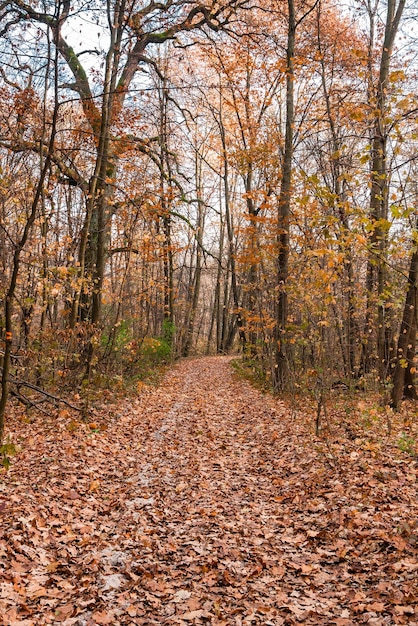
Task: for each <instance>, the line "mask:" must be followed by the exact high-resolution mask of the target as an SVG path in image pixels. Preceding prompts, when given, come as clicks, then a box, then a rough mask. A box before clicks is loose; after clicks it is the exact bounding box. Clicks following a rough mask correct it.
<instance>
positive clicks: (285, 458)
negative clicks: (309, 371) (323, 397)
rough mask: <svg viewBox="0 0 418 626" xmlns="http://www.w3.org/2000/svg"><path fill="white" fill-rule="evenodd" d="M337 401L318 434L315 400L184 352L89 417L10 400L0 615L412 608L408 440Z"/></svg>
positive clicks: (413, 494)
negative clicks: (302, 401) (285, 393)
mask: <svg viewBox="0 0 418 626" xmlns="http://www.w3.org/2000/svg"><path fill="white" fill-rule="evenodd" d="M334 413H335V414H333V412H332V411H330V423H328V424H327V428H328V429H329V430H330V432H329V433H328V434H326V433H322V434H321V436H319V437H317V436H315V434H314V433H315V427H314V421H315V415H314V411H313V410H311V409H310V408H309V407H307V408H306V410H305V411H303V410H302V409H301V408H299V409H298V410H297V411H295V410H291V409H290V408H289V404H286V403H285V402H283V401H282V400H280V399H278V398H275V397H272V396H269V395H267V394H262V393H261V392H260V391H258V390H256V389H254V388H253V387H251V386H250V385H249V384H248V382H246V381H243V380H240V379H238V378H237V377H236V376H235V375H234V373H233V371H232V369H231V366H230V359H229V358H228V357H205V358H198V359H190V360H184V361H182V362H181V363H180V364H178V365H177V366H176V367H174V368H173V370H172V371H171V372H170V373H168V374H167V376H166V377H165V379H164V381H163V383H162V384H161V385H160V386H159V387H158V388H153V389H148V390H142V393H141V394H140V396H139V397H138V398H135V399H132V398H131V399H126V400H125V401H123V402H118V404H114V405H111V404H105V403H104V404H103V406H98V407H96V409H95V412H94V415H93V416H92V420H93V421H92V422H91V423H90V424H84V423H83V422H78V421H77V420H74V419H72V418H71V416H70V415H69V413H68V412H61V413H59V414H54V415H51V416H50V417H45V416H44V415H42V416H39V418H37V419H34V420H32V421H31V423H27V422H28V420H26V419H23V416H22V415H20V414H19V412H18V410H16V411H15V412H14V413H13V415H11V418H10V423H9V426H10V429H11V435H12V438H13V440H14V441H16V442H18V443H19V442H20V450H19V452H18V454H17V455H16V456H15V457H14V458H13V461H12V465H11V467H10V470H9V471H8V472H7V473H6V472H3V473H2V476H1V484H0V504H1V506H0V532H1V534H0V568H1V569H0V572H1V575H0V611H1V613H0V614H1V615H2V618H1V619H2V620H3V623H4V624H5V626H15V625H18V624H19V625H23V626H32V625H40V626H41V625H44V624H45V625H46V624H54V625H63V626H94V625H96V624H112V625H114V626H128V625H141V624H144V625H145V624H149V625H151V624H183V625H184V624H213V625H214V626H221V625H236V626H245V625H251V624H266V625H267V626H270V625H273V626H280V625H282V624H312V625H313V624H336V625H337V626H344V625H350V624H375V625H384V624H412V625H413V624H418V602H417V600H418V560H417V545H418V515H417V510H418V502H417V457H416V455H415V454H414V450H412V446H413V442H414V439H413V438H412V437H410V436H409V435H408V438H407V437H406V436H405V437H404V440H405V441H406V444H405V446H404V445H399V442H400V441H401V439H400V437H401V438H402V433H401V434H400V431H399V432H397V431H396V432H394V433H393V434H392V436H391V437H388V436H386V438H385V437H384V436H383V434H382V433H383V430H382V431H380V430H378V429H377V430H376V433H375V434H373V433H371V432H369V433H368V434H367V433H366V434H365V431H364V430H363V431H362V430H361V429H359V428H358V424H356V423H354V421H351V422H347V420H345V418H344V416H342V417H341V415H338V411H336V412H334ZM351 419H352V418H351ZM331 422H332V423H331ZM92 424H93V426H94V427H92ZM395 430H396V429H395ZM353 432H354V434H353ZM366 435H367V436H366ZM405 447H407V449H405Z"/></svg>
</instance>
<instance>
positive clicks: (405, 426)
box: [231, 359, 418, 459]
mask: <svg viewBox="0 0 418 626" xmlns="http://www.w3.org/2000/svg"><path fill="white" fill-rule="evenodd" d="M231 365H232V367H233V369H234V371H235V375H236V376H237V377H238V378H239V379H242V380H246V381H248V382H249V383H250V384H251V385H252V386H253V387H255V388H257V389H259V390H260V391H262V392H263V393H267V394H269V395H276V394H274V392H273V390H272V386H271V384H270V381H269V380H268V378H267V377H266V376H265V375H264V373H263V372H262V370H261V369H260V368H259V367H257V366H256V364H254V362H251V361H248V360H245V359H235V360H233V361H232V362H231ZM280 399H281V400H283V401H284V402H285V404H286V406H287V408H288V410H289V412H290V413H291V414H293V415H294V416H295V419H299V418H302V419H303V420H305V421H307V422H308V425H309V427H310V429H311V430H312V433H313V435H314V436H316V437H318V439H319V440H322V441H323V442H324V443H325V444H326V449H327V450H328V451H331V454H332V449H333V446H336V447H340V446H345V447H346V448H347V449H351V450H355V449H356V447H358V448H359V449H363V450H366V451H368V452H369V453H370V454H371V455H372V456H375V455H378V454H379V452H381V451H383V450H386V451H387V450H388V449H390V450H391V453H392V454H393V455H395V456H398V455H399V456H400V457H402V458H405V457H409V458H411V459H418V403H417V402H414V401H411V400H405V401H404V402H403V403H402V406H401V408H400V410H399V411H396V412H395V411H393V410H392V409H391V408H390V406H389V405H388V404H387V402H386V401H385V400H386V398H385V394H382V392H381V390H380V389H379V387H378V385H376V384H374V381H373V380H372V379H371V380H370V381H368V380H366V381H364V380H362V381H352V382H351V384H350V383H345V382H344V381H340V380H338V381H328V382H327V383H324V382H323V381H322V380H321V378H319V377H318V374H317V373H316V372H314V371H313V370H312V371H310V372H306V373H305V374H304V375H303V376H302V375H301V376H299V377H298V380H297V383H296V382H295V381H293V383H292V381H291V383H290V385H289V389H288V390H287V391H285V392H283V393H281V394H280Z"/></svg>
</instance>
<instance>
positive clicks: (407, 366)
mask: <svg viewBox="0 0 418 626" xmlns="http://www.w3.org/2000/svg"><path fill="white" fill-rule="evenodd" d="M417 286H418V249H417V246H416V244H415V249H414V251H413V253H412V257H411V263H410V267H409V276H408V287H407V292H406V299H405V306H404V311H403V317H402V323H401V329H400V332H399V339H398V346H397V350H396V360H395V367H394V369H393V375H392V383H393V386H392V397H391V403H392V406H393V408H395V409H398V408H399V406H400V403H401V400H402V398H403V397H404V396H408V397H412V398H416V395H417V394H416V390H415V385H414V378H415V377H414V375H413V372H412V368H413V367H414V357H415V353H414V354H412V352H415V350H414V348H415V344H416V332H417Z"/></svg>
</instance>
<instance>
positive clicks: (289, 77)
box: [272, 0, 296, 390]
mask: <svg viewBox="0 0 418 626" xmlns="http://www.w3.org/2000/svg"><path fill="white" fill-rule="evenodd" d="M287 5H288V11H289V16H288V19H289V23H288V32H287V51H286V60H287V69H286V133H285V145H284V155H283V163H282V177H281V187H280V195H279V208H278V224H277V229H278V232H277V246H278V254H277V290H278V294H277V303H276V326H275V351H276V358H275V367H274V372H273V376H272V378H273V384H274V388H275V389H276V390H280V389H283V388H284V387H285V385H286V383H287V379H288V360H287V353H286V336H285V335H286V324H287V315H288V302H287V291H286V282H287V278H288V273H289V215H290V199H291V198H290V196H291V189H292V164H293V127H294V121H295V113H294V81H295V67H294V56H295V40H296V15H295V3H294V0H288V2H287Z"/></svg>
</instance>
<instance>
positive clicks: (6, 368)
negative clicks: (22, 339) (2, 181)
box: [0, 57, 59, 443]
mask: <svg viewBox="0 0 418 626" xmlns="http://www.w3.org/2000/svg"><path fill="white" fill-rule="evenodd" d="M57 89H58V60H57V57H55V59H54V95H55V102H54V111H53V116H52V123H51V131H50V132H51V134H50V137H49V144H48V150H47V154H46V157H45V161H44V163H43V165H42V166H41V173H40V176H39V180H38V184H37V186H36V189H35V195H34V198H33V200H32V206H31V209H30V213H29V216H28V218H27V220H26V224H25V227H24V229H23V233H22V236H21V238H20V240H19V241H18V242H17V243H16V244H15V249H14V254H13V262H12V273H11V278H10V282H9V286H8V289H7V292H6V296H5V300H4V331H5V335H4V341H5V348H4V355H3V371H2V376H1V386H0V390H1V396H0V443H1V442H2V441H3V437H4V428H5V412H6V406H7V400H8V396H9V375H10V365H11V354H12V344H13V301H14V297H15V293H16V287H17V281H18V278H19V271H20V264H21V255H22V252H23V250H24V248H25V246H26V243H27V241H28V239H29V236H30V234H31V232H32V228H33V226H34V224H35V221H36V217H37V215H38V209H39V204H40V202H41V200H42V194H43V189H44V184H45V181H46V178H47V174H48V172H49V169H50V167H51V164H52V161H51V155H52V152H53V149H54V143H55V137H56V132H57V120H58V108H59V103H58V91H57Z"/></svg>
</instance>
